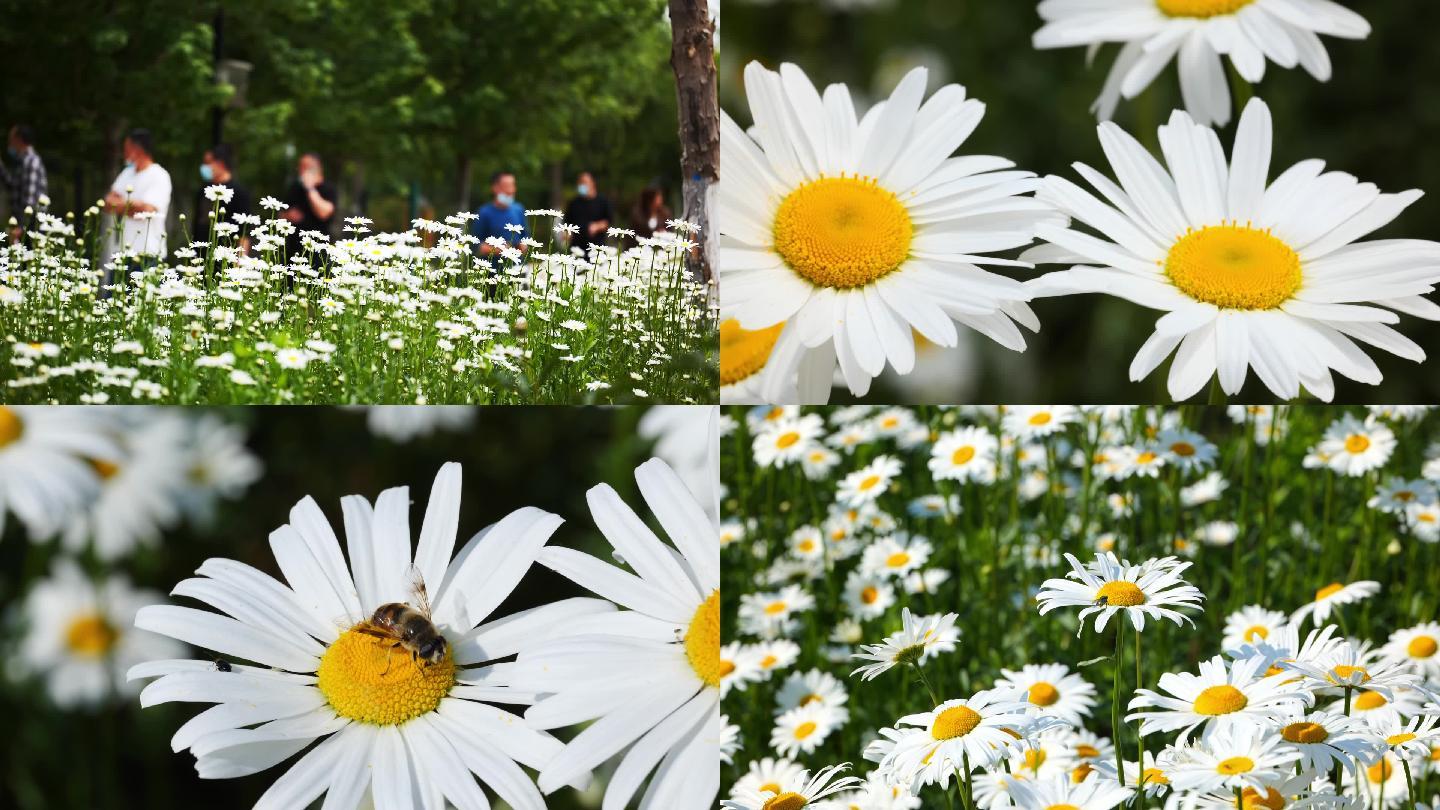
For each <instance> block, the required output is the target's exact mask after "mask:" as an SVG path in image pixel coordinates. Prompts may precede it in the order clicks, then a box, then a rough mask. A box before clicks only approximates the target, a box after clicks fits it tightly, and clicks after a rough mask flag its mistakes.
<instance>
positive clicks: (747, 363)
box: [720, 318, 785, 385]
mask: <svg viewBox="0 0 1440 810" xmlns="http://www.w3.org/2000/svg"><path fill="white" fill-rule="evenodd" d="M784 328H785V324H784V323H783V322H782V323H777V324H775V325H774V326H771V327H769V328H766V329H760V330H757V331H754V332H751V331H749V330H746V329H741V328H740V322H739V321H737V320H735V319H733V318H731V319H730V320H727V321H724V322H722V323H721V324H720V384H721V385H734V384H735V383H738V382H740V381H741V380H744V379H746V378H748V377H752V376H754V375H756V374H758V373H760V369H762V368H765V362H766V361H767V360H769V359H770V352H771V350H772V349H774V348H775V341H777V340H779V339H780V330H782V329H784Z"/></svg>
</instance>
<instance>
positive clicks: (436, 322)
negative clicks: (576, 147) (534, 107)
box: [0, 200, 716, 405]
mask: <svg viewBox="0 0 1440 810" xmlns="http://www.w3.org/2000/svg"><path fill="white" fill-rule="evenodd" d="M215 206H216V213H217V214H218V217H217V218H215V219H212V221H211V224H210V227H209V230H208V231H206V232H205V233H203V234H199V235H198V239H199V241H194V242H191V243H189V244H186V245H183V246H181V247H179V248H178V249H176V250H174V251H173V252H172V253H171V254H170V256H168V257H166V258H165V259H164V260H162V261H160V262H159V263H153V262H146V263H143V264H142V262H141V260H140V259H138V258H136V257H133V256H127V255H126V254H125V253H124V252H121V253H117V254H116V255H115V256H113V257H111V258H109V259H108V260H102V259H100V258H99V257H98V256H96V255H93V254H92V251H91V248H92V246H93V244H94V242H95V241H96V240H95V237H94V233H95V232H96V229H97V227H98V219H97V218H98V216H99V214H98V211H97V210H96V209H92V210H90V211H87V212H85V214H84V216H83V217H82V220H83V222H82V223H80V224H77V223H76V222H75V219H74V217H66V218H63V219H62V218H60V217H55V216H51V215H48V214H45V213H43V212H42V213H39V214H37V215H36V217H37V220H38V221H37V224H36V226H35V227H34V229H33V231H32V232H31V233H29V234H27V235H26V238H25V240H24V241H22V242H18V243H15V244H8V245H4V246H3V249H0V338H3V339H0V368H4V369H5V372H4V373H3V374H0V378H3V381H4V388H3V391H4V396H3V399H5V400H7V401H12V402H26V403H29V402H34V403H46V402H55V403H72V404H73V403H84V404H118V403H132V402H138V403H147V404H148V403H179V404H194V403H200V404H259V403H270V404H291V403H298V404H304V403H347V402H356V403H375V402H394V403H415V404H422V405H423V404H426V403H429V402H449V403H477V404H479V403H516V402H521V403H524V402H529V403H539V402H563V403H571V402H595V401H599V402H613V401H622V400H623V401H644V400H654V401H665V402H706V401H713V399H714V397H713V391H714V377H713V371H709V370H710V369H713V367H714V357H713V351H714V350H713V348H712V346H713V342H714V335H715V329H716V321H715V314H714V306H713V302H712V300H711V299H712V298H713V289H711V287H710V285H706V284H703V283H699V282H697V281H696V280H695V279H694V277H693V275H692V273H691V272H690V271H689V270H688V269H687V256H689V255H690V254H691V253H692V252H693V251H694V250H695V249H696V242H695V239H696V235H697V231H698V229H697V228H696V227H695V226H693V225H691V224H689V223H688V222H684V221H681V220H674V221H671V222H670V223H669V228H670V230H662V231H661V232H659V233H658V234H657V235H656V236H655V237H654V238H644V237H636V235H635V234H634V233H632V232H629V231H624V230H621V229H612V231H611V233H610V234H609V235H608V236H609V239H608V244H607V245H597V246H594V247H592V248H591V249H590V251H589V252H588V253H586V254H585V255H581V254H580V251H579V250H578V249H576V250H566V249H565V248H564V247H563V245H561V244H560V241H559V240H558V239H557V238H555V237H554V236H552V234H554V235H556V236H558V235H563V234H564V233H566V232H567V229H569V228H570V227H571V226H568V225H566V224H565V223H563V222H561V221H560V219H559V216H560V214H559V212H557V211H549V210H541V211H530V212H527V213H528V214H529V216H530V223H531V226H532V227H533V228H535V229H536V230H535V233H537V234H540V235H541V239H533V238H526V239H525V240H524V241H523V244H522V245H521V247H520V248H516V247H511V246H510V245H508V244H506V243H505V242H504V240H496V241H497V242H498V243H499V244H498V245H491V247H492V248H494V251H495V252H493V253H492V254H491V255H489V256H488V257H483V258H482V257H477V256H476V255H474V254H475V251H476V249H477V244H476V243H477V241H478V240H477V239H476V238H475V237H473V236H471V235H470V234H469V233H468V231H467V226H468V224H469V222H468V220H469V219H470V218H473V216H474V215H473V214H457V215H455V216H452V217H447V218H446V219H445V220H443V221H432V220H424V219H420V220H415V221H414V222H413V223H412V227H411V228H410V229H409V230H406V231H404V232H400V233H371V232H370V227H369V225H370V222H369V220H366V219H364V218H363V217H351V218H348V219H347V224H346V226H345V233H344V236H343V238H341V239H336V240H334V241H331V240H329V239H328V238H327V237H325V236H323V235H321V234H317V233H313V232H306V233H305V234H303V235H302V237H303V238H302V245H303V248H302V250H301V252H300V254H299V255H287V253H286V247H285V246H286V237H287V235H289V232H290V231H292V230H293V228H294V226H293V225H291V224H290V223H289V222H288V221H287V220H285V219H284V218H283V217H280V216H278V211H279V209H280V208H283V207H284V206H283V204H281V203H278V202H277V203H275V206H278V207H272V208H271V210H270V216H269V218H268V219H261V218H260V217H256V216H249V215H243V214H237V215H234V216H233V217H228V218H227V216H226V213H225V211H224V209H223V207H222V202H221V201H219V200H217V201H216V203H215ZM232 220H233V221H232ZM542 240H543V241H542ZM244 241H248V244H249V245H250V248H249V250H248V252H247V251H246V250H242V242H244ZM625 245H633V246H632V247H624V246H625ZM522 248H523V249H522ZM140 267H143V269H137V268H140ZM707 372H708V373H707Z"/></svg>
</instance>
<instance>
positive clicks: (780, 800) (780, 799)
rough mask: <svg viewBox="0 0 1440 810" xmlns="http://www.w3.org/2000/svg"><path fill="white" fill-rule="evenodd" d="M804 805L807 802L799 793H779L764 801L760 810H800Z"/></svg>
mask: <svg viewBox="0 0 1440 810" xmlns="http://www.w3.org/2000/svg"><path fill="white" fill-rule="evenodd" d="M806 804H809V802H807V801H806V800H805V797H804V796H801V795H800V794H799V793H781V794H780V795H778V796H772V797H770V798H769V799H766V800H765V804H764V805H762V806H761V808H760V810H800V808H801V807H804V806H805V805H806Z"/></svg>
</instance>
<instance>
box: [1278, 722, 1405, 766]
mask: <svg viewBox="0 0 1440 810" xmlns="http://www.w3.org/2000/svg"><path fill="white" fill-rule="evenodd" d="M1280 739H1281V741H1282V747H1285V748H1292V749H1294V750H1295V751H1297V752H1299V754H1300V763H1299V764H1300V768H1301V770H1304V771H1309V772H1312V773H1329V772H1330V769H1331V768H1333V767H1334V766H1336V765H1341V766H1342V767H1347V768H1348V767H1351V766H1352V765H1354V764H1369V763H1371V762H1374V761H1375V760H1376V759H1378V758H1379V756H1380V752H1381V750H1382V747H1381V746H1380V744H1379V742H1378V740H1377V739H1376V737H1375V733H1374V732H1373V731H1371V730H1370V728H1369V727H1368V726H1366V725H1365V724H1364V723H1362V722H1360V721H1358V720H1355V719H1353V718H1350V717H1346V716H1345V715H1343V714H1334V713H1331V712H1324V711H1320V712H1312V713H1310V714H1307V715H1304V716H1303V717H1297V718H1294V719H1292V720H1290V721H1289V722H1288V723H1286V724H1285V725H1284V726H1282V727H1281V728H1280Z"/></svg>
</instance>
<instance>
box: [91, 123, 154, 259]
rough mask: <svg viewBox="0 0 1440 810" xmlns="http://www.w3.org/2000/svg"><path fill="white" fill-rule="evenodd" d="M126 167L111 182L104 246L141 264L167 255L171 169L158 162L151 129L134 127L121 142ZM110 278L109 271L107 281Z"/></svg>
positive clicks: (106, 210) (107, 254)
mask: <svg viewBox="0 0 1440 810" xmlns="http://www.w3.org/2000/svg"><path fill="white" fill-rule="evenodd" d="M121 150H122V153H123V154H124V156H125V168H124V169H123V170H121V172H120V174H119V175H118V176H116V178H115V182H113V183H111V184H110V191H109V193H108V194H106V195H105V199H104V203H103V210H104V211H105V213H106V214H108V215H109V216H108V217H107V218H106V223H105V230H104V236H105V237H106V239H105V250H106V256H107V258H108V256H109V254H112V253H114V252H115V251H116V250H117V249H118V250H122V251H125V252H126V253H129V254H131V255H135V256H139V257H141V260H142V262H141V263H142V264H146V263H153V262H154V261H155V260H156V259H158V258H160V257H162V256H164V255H165V220H166V217H168V216H169V214H170V193H171V185H170V173H169V172H167V171H165V168H164V167H163V166H161V165H160V164H159V163H156V162H155V139H154V136H152V135H151V134H150V130H148V129H132V130H130V133H129V134H128V135H126V136H125V140H124V142H123V143H122V144H121ZM110 281H111V279H110V277H109V273H108V271H107V274H106V283H109V282H110Z"/></svg>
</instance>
